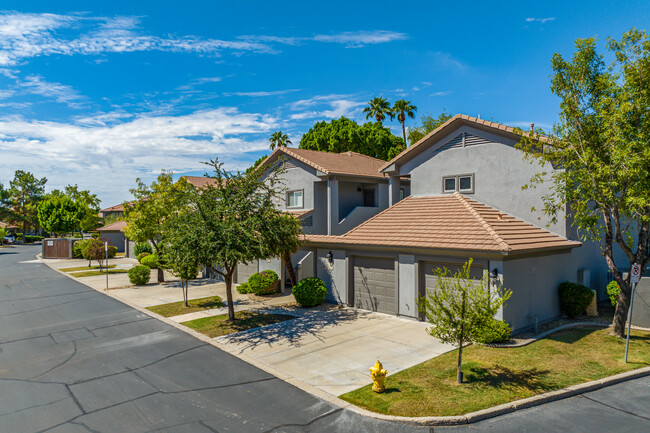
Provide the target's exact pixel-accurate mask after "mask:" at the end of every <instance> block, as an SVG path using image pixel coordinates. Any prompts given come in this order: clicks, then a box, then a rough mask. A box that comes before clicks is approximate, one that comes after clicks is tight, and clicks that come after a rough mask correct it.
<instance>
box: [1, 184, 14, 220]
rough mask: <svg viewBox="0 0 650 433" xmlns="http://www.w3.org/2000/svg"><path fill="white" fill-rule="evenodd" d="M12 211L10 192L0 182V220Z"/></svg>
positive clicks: (7, 216) (8, 215)
mask: <svg viewBox="0 0 650 433" xmlns="http://www.w3.org/2000/svg"><path fill="white" fill-rule="evenodd" d="M12 211H13V209H12V206H11V192H10V191H9V189H7V188H5V187H4V185H3V184H2V182H0V220H5V219H9V218H10V216H11V214H12Z"/></svg>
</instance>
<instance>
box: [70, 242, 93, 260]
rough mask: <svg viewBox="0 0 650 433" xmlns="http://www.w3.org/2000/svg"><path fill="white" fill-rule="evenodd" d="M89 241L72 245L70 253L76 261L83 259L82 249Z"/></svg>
mask: <svg viewBox="0 0 650 433" xmlns="http://www.w3.org/2000/svg"><path fill="white" fill-rule="evenodd" d="M89 242H90V239H83V240H80V241H76V242H75V243H74V244H72V253H73V255H74V256H75V257H76V258H77V259H82V258H83V256H84V255H83V249H84V248H85V247H86V245H88V243H89Z"/></svg>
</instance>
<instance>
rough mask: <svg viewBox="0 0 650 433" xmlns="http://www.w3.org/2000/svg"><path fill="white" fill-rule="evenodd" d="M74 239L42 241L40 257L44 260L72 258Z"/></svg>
mask: <svg viewBox="0 0 650 433" xmlns="http://www.w3.org/2000/svg"><path fill="white" fill-rule="evenodd" d="M73 242H74V239H43V244H42V247H43V251H42V257H43V258H44V259H71V258H73V251H72V243H73Z"/></svg>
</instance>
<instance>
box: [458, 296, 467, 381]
mask: <svg viewBox="0 0 650 433" xmlns="http://www.w3.org/2000/svg"><path fill="white" fill-rule="evenodd" d="M466 301H467V292H466V291H463V304H462V307H461V310H460V344H459V345H458V371H457V372H456V379H457V380H458V383H463V372H462V370H461V368H460V367H461V365H462V363H463V342H464V341H463V340H464V337H465V303H466Z"/></svg>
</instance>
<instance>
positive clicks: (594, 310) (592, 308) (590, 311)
mask: <svg viewBox="0 0 650 433" xmlns="http://www.w3.org/2000/svg"><path fill="white" fill-rule="evenodd" d="M591 292H592V293H593V294H594V297H593V298H591V304H589V306H588V307H587V316H592V317H596V316H598V300H597V299H596V298H597V296H596V291H595V290H592V291H591Z"/></svg>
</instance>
